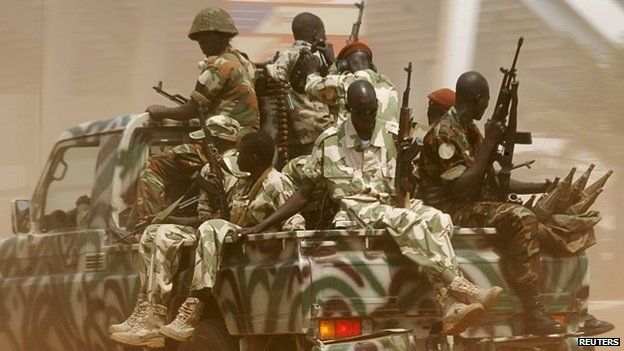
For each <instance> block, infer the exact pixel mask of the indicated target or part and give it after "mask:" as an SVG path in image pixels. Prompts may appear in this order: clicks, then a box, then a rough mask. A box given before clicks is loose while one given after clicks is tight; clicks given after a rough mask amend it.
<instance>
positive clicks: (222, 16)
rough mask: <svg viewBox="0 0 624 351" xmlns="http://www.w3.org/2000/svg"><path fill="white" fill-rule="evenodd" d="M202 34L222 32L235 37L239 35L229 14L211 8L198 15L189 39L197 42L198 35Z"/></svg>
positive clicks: (216, 8)
mask: <svg viewBox="0 0 624 351" xmlns="http://www.w3.org/2000/svg"><path fill="white" fill-rule="evenodd" d="M201 32H221V33H227V34H231V35H232V36H235V35H236V34H238V29H236V26H235V25H234V21H233V20H232V17H230V14H229V13H227V12H226V11H224V10H222V9H220V8H218V7H209V8H206V9H203V10H201V11H199V13H197V16H195V19H194V20H193V24H192V25H191V30H190V31H189V34H188V37H189V38H190V39H191V40H197V34H199V33H201Z"/></svg>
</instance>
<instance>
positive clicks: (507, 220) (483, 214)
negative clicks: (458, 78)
mask: <svg viewBox="0 0 624 351" xmlns="http://www.w3.org/2000/svg"><path fill="white" fill-rule="evenodd" d="M482 142H483V136H482V135H481V132H480V131H479V129H478V127H477V126H476V125H475V124H474V123H472V122H471V123H470V124H468V125H462V124H461V122H460V121H459V118H458V115H457V111H456V110H455V108H451V109H450V110H449V111H448V112H447V114H446V115H444V117H442V119H441V120H440V122H439V123H438V124H436V125H435V127H433V128H432V129H431V130H430V131H429V132H428V133H427V135H426V137H425V141H424V145H423V148H422V151H421V155H420V160H419V174H420V178H421V186H420V191H419V195H420V198H422V199H423V200H424V201H425V202H426V203H427V204H428V205H430V206H435V207H436V208H439V209H441V210H442V211H445V212H447V213H449V214H451V216H452V218H453V222H454V223H455V224H457V225H461V226H467V227H495V228H496V229H497V231H498V233H500V235H503V236H504V237H505V240H504V242H505V247H504V248H503V249H504V250H505V251H506V253H507V255H508V258H509V259H510V262H509V265H508V267H506V268H507V269H509V270H511V273H512V274H513V276H514V277H515V280H516V282H517V283H519V284H535V283H536V279H537V277H538V273H539V272H538V254H539V243H538V240H537V228H538V220H537V218H536V216H535V214H534V213H533V212H532V211H531V210H529V209H528V208H526V207H523V206H520V205H516V204H511V203H501V202H496V201H478V200H476V199H483V198H488V197H489V196H488V195H489V192H490V191H489V189H490V185H489V184H482V185H483V186H481V187H477V189H475V191H474V193H473V194H472V196H471V197H470V199H466V200H464V201H458V200H456V199H454V197H453V194H452V193H451V190H450V187H449V183H451V182H452V181H454V180H456V179H457V178H459V177H460V176H461V175H462V174H463V172H464V171H465V170H466V169H468V167H471V166H472V165H473V164H474V162H475V153H476V150H477V148H478V146H479V144H480V143H482ZM488 172H493V169H490V170H489V171H488Z"/></svg>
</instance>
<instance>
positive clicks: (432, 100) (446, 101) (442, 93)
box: [427, 88, 455, 127]
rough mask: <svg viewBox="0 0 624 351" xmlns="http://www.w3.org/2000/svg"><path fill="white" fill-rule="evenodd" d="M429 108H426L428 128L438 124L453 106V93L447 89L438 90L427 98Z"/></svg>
mask: <svg viewBox="0 0 624 351" xmlns="http://www.w3.org/2000/svg"><path fill="white" fill-rule="evenodd" d="M427 97H428V98H429V107H428V108H427V121H428V123H429V127H432V126H433V125H434V124H436V123H438V121H439V120H440V118H442V116H444V114H446V112H447V111H448V110H450V109H451V107H453V106H455V92H454V91H453V90H451V89H448V88H442V89H438V90H436V91H434V92H432V93H431V94H429V95H428V96H427Z"/></svg>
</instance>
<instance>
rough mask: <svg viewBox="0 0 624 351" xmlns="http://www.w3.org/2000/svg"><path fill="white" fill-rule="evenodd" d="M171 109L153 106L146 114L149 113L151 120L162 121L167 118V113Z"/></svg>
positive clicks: (149, 107)
mask: <svg viewBox="0 0 624 351" xmlns="http://www.w3.org/2000/svg"><path fill="white" fill-rule="evenodd" d="M168 110H169V108H168V107H167V106H163V105H151V106H148V107H147V108H146V109H145V112H147V113H149V116H150V118H151V119H153V120H155V121H160V120H161V119H163V118H165V116H166V115H167V111H168Z"/></svg>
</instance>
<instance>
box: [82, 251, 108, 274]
mask: <svg viewBox="0 0 624 351" xmlns="http://www.w3.org/2000/svg"><path fill="white" fill-rule="evenodd" d="M105 268H106V254H105V253H103V252H98V253H90V254H86V255H85V272H101V271H103V270H105Z"/></svg>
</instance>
